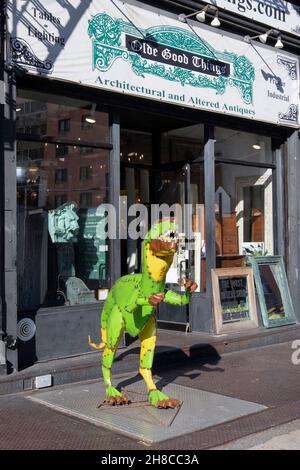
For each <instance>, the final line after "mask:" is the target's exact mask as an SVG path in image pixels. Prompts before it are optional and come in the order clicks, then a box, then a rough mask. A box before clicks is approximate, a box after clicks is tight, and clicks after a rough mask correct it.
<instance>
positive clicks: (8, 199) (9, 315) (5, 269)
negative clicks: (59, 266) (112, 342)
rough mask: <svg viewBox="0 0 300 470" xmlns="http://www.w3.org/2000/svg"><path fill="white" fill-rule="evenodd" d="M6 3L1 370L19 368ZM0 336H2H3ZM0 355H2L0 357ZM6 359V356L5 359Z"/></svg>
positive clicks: (1, 107) (0, 113)
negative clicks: (2, 340)
mask: <svg viewBox="0 0 300 470" xmlns="http://www.w3.org/2000/svg"><path fill="white" fill-rule="evenodd" d="M7 50H8V40H7V28H6V2H2V6H1V54H0V61H1V65H0V96H1V100H0V165H1V167H0V175H1V176H0V178H1V181H0V183H1V189H0V191H1V194H0V217H1V220H0V227H1V229H0V231H1V238H0V260H1V261H0V276H1V315H0V318H1V320H0V322H1V323H0V330H2V334H1V333H0V335H1V336H2V339H4V342H5V348H4V347H3V342H1V351H2V354H3V351H4V349H5V350H6V366H7V368H6V367H3V364H2V372H3V369H5V370H4V372H6V371H12V370H17V369H18V352H17V349H16V338H17V272H16V139H15V119H16V115H15V108H16V85H15V75H14V73H13V71H12V70H11V69H9V67H8V63H7ZM1 336H0V339H1ZM0 357H1V356H0ZM2 362H3V358H2Z"/></svg>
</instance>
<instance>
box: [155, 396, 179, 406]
mask: <svg viewBox="0 0 300 470" xmlns="http://www.w3.org/2000/svg"><path fill="white" fill-rule="evenodd" d="M180 405H181V401H179V400H176V398H169V399H168V400H159V402H157V405H156V406H157V408H179V406H180Z"/></svg>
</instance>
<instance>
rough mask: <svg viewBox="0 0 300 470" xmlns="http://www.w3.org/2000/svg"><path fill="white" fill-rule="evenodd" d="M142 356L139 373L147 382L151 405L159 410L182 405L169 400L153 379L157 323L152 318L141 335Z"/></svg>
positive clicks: (171, 399)
mask: <svg viewBox="0 0 300 470" xmlns="http://www.w3.org/2000/svg"><path fill="white" fill-rule="evenodd" d="M139 336H140V340H141V355H140V369H139V372H140V374H141V376H142V377H143V379H144V380H145V382H146V385H147V388H148V393H149V401H150V403H151V405H153V406H156V407H157V408H175V407H177V406H179V405H180V401H179V400H176V399H173V398H169V397H168V396H167V395H166V394H165V393H162V392H161V391H159V390H157V388H156V385H155V383H154V382H153V379H152V372H151V369H152V364H153V357H154V350H155V343H156V321H155V318H154V316H151V317H150V318H149V320H148V321H147V323H146V325H145V326H144V328H143V330H142V331H141V333H140V335H139Z"/></svg>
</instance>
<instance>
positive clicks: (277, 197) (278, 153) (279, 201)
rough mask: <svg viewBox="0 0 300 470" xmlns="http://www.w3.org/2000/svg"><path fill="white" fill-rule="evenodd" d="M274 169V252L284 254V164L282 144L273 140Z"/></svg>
mask: <svg viewBox="0 0 300 470" xmlns="http://www.w3.org/2000/svg"><path fill="white" fill-rule="evenodd" d="M273 155H274V162H275V164H276V170H273V212H274V219H273V220H274V254H275V255H280V256H285V235H284V230H285V210H284V164H283V145H282V143H281V142H278V141H276V142H273Z"/></svg>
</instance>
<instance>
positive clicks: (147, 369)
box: [89, 219, 197, 408]
mask: <svg viewBox="0 0 300 470" xmlns="http://www.w3.org/2000/svg"><path fill="white" fill-rule="evenodd" d="M175 230H176V227H175V224H174V221H173V220H172V219H167V220H166V219H163V220H162V221H160V222H159V223H156V224H154V225H153V226H152V228H151V229H150V230H149V232H148V234H147V236H146V237H145V239H144V241H143V269H142V273H141V274H129V275H126V276H123V277H121V278H120V279H118V281H117V282H116V283H115V285H114V286H113V287H112V289H111V291H110V292H109V294H108V297H107V299H106V301H105V304H104V307H103V311H102V316H101V337H102V343H100V344H95V343H92V342H91V338H90V337H89V344H90V346H91V347H94V348H95V349H103V348H104V352H103V357H102V373H103V378H104V383H105V387H106V400H105V403H107V404H110V405H124V404H128V403H129V400H128V398H127V397H126V396H124V395H123V394H122V393H120V392H119V391H118V390H117V389H116V388H114V387H113V386H112V383H111V367H112V364H113V361H114V357H115V354H116V350H117V347H118V344H119V341H120V339H121V337H122V335H123V333H124V331H126V332H127V333H128V334H129V335H131V336H133V337H136V336H139V337H140V340H141V352H140V368H139V372H140V374H141V376H142V377H143V379H144V380H145V382H146V385H147V388H148V397H149V401H150V403H151V404H152V405H153V406H156V407H157V408H175V407H177V406H179V405H180V402H179V401H178V400H176V399H172V398H169V397H168V396H167V395H165V394H164V393H162V392H161V391H159V390H157V388H156V386H155V384H154V382H153V380H152V372H151V368H152V364H153V356H154V349H155V343H156V320H155V316H154V312H155V309H156V307H157V306H158V304H159V303H160V302H162V301H163V302H166V303H168V304H172V305H186V304H188V303H189V300H190V294H191V293H192V292H194V291H195V290H196V289H197V284H196V283H195V282H193V281H191V280H188V279H183V280H182V281H181V284H182V285H184V286H185V293H184V294H183V295H181V294H179V293H176V292H172V291H170V290H166V289H165V280H166V274H167V272H168V269H169V268H170V265H171V263H172V260H173V257H174V254H175V253H176V251H177V238H176V232H175Z"/></svg>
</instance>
